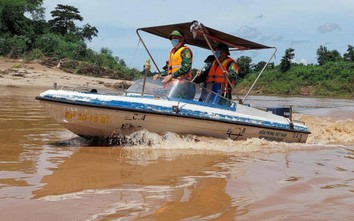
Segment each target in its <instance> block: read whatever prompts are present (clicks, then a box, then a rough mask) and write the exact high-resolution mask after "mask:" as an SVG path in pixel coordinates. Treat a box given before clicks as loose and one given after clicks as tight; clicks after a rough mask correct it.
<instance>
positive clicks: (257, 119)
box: [36, 21, 310, 143]
mask: <svg viewBox="0 0 354 221" xmlns="http://www.w3.org/2000/svg"><path fill="white" fill-rule="evenodd" d="M175 29H180V30H182V31H184V33H185V35H186V36H185V38H186V43H187V44H190V45H194V46H197V47H201V48H210V49H211V50H212V52H213V53H214V51H213V47H214V46H215V45H216V44H217V43H220V42H222V43H225V44H227V45H228V46H229V47H230V48H231V49H235V50H257V49H265V48H271V47H268V46H264V45H261V44H258V43H254V42H251V41H248V40H245V39H242V38H238V37H236V36H232V35H229V34H226V33H223V32H220V31H217V30H214V29H211V28H209V27H206V26H204V25H203V24H202V23H199V22H197V21H193V22H188V23H180V24H173V25H164V26H155V27H147V28H140V29H138V30H137V33H138V36H139V38H140V41H142V42H143V40H142V38H141V35H140V31H145V32H147V33H150V34H154V35H157V36H160V37H163V38H168V35H169V33H171V32H172V31H173V30H175ZM143 45H144V47H145V48H146V50H147V51H148V49H147V47H146V45H145V43H144V42H143ZM274 53H275V52H274ZM148 54H149V56H150V58H151V60H152V61H153V63H154V64H155V66H156V69H157V70H158V71H159V69H158V65H156V62H155V61H154V59H153V57H152V56H151V53H150V52H149V51H148ZM272 56H273V55H272ZM268 63H269V62H268ZM262 71H263V70H262ZM259 76H260V74H259ZM257 79H258V78H257ZM248 94H249V93H247V95H246V96H245V97H244V98H243V99H236V100H229V99H226V98H225V97H222V96H220V95H219V94H216V93H214V92H213V91H209V90H208V89H206V88H204V87H202V86H201V85H199V84H195V83H194V82H192V81H187V80H183V79H174V80H172V81H171V82H170V83H168V84H166V83H162V81H161V79H158V80H155V79H153V78H151V77H147V75H145V76H144V78H142V79H139V80H137V81H135V82H134V83H133V85H132V86H131V87H129V88H128V89H127V90H126V91H125V92H124V93H122V94H119V93H118V92H116V91H107V90H100V89H97V88H90V87H85V88H68V87H56V88H55V89H51V90H47V91H44V92H43V93H41V94H40V95H39V96H37V97H36V99H37V100H39V101H40V103H42V104H43V105H44V108H45V109H46V110H47V112H48V113H49V115H50V116H51V117H52V118H54V119H55V120H56V121H57V122H59V123H60V124H61V125H63V126H64V127H65V128H67V129H68V130H70V131H72V132H73V133H75V134H77V135H79V136H81V137H85V138H88V139H97V138H98V139H107V138H111V137H114V136H117V135H130V134H132V133H134V132H136V131H140V130H147V131H149V132H154V133H158V134H163V133H166V132H173V133H177V134H180V135H187V134H192V135H198V136H210V137H216V138H228V139H232V140H246V139H249V138H259V139H266V140H270V141H279V142H299V143H304V142H306V140H307V137H308V135H309V134H310V131H309V129H308V128H307V126H306V125H305V123H304V122H300V121H296V120H294V119H293V116H292V108H291V106H290V107H270V108H268V109H267V110H260V109H257V108H254V107H251V106H250V105H248V104H245V102H244V101H245V99H246V97H247V96H248Z"/></svg>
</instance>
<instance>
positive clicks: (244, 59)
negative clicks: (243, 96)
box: [237, 56, 252, 78]
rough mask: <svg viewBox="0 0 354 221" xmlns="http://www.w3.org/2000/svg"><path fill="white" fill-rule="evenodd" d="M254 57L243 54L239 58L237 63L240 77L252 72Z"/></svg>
mask: <svg viewBox="0 0 354 221" xmlns="http://www.w3.org/2000/svg"><path fill="white" fill-rule="evenodd" d="M251 62H252V59H251V58H250V57H248V56H241V57H239V58H238V59H237V64H238V67H239V69H240V73H239V75H238V76H239V77H241V78H242V77H244V76H245V75H247V74H248V73H249V72H250V69H251V68H250V67H251Z"/></svg>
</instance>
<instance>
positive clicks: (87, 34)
mask: <svg viewBox="0 0 354 221" xmlns="http://www.w3.org/2000/svg"><path fill="white" fill-rule="evenodd" d="M97 33H98V30H97V28H96V27H93V26H91V25H89V24H86V25H84V27H83V28H81V29H80V31H79V35H80V37H81V39H82V40H85V39H87V40H88V41H91V40H92V38H93V37H97Z"/></svg>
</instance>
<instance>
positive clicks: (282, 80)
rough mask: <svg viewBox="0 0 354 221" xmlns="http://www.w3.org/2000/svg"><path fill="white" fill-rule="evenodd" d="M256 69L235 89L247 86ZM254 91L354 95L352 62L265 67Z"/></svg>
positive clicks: (248, 86) (288, 93)
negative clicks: (281, 69)
mask: <svg viewBox="0 0 354 221" xmlns="http://www.w3.org/2000/svg"><path fill="white" fill-rule="evenodd" d="M257 75H258V72H252V73H250V74H248V75H247V76H246V77H245V78H243V79H241V80H240V81H239V84H238V85H237V87H238V89H242V88H244V89H246V88H247V89H248V88H250V86H251V85H252V83H253V82H254V80H255V79H256V77H257ZM254 91H256V92H259V93H264V94H279V95H280V94H281V95H309V96H327V97H346V98H354V62H350V61H344V60H342V61H330V62H326V63H325V64H323V65H303V64H293V65H292V67H291V68H290V69H289V70H288V71H287V72H285V73H283V72H281V71H280V70H279V68H278V67H276V68H273V69H272V68H267V69H266V70H265V72H264V73H263V74H262V77H261V78H259V80H258V82H257V84H256V85H255V88H254Z"/></svg>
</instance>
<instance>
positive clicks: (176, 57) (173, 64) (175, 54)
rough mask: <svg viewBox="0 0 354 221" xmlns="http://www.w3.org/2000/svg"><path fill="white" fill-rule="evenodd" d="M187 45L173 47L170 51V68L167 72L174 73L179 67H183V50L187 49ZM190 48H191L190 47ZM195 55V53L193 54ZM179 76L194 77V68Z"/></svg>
mask: <svg viewBox="0 0 354 221" xmlns="http://www.w3.org/2000/svg"><path fill="white" fill-rule="evenodd" d="M187 48H188V47H187V46H182V47H180V48H179V49H177V50H176V49H175V48H173V49H172V50H171V52H170V55H169V56H168V69H167V73H168V74H169V75H170V74H173V73H174V72H176V71H177V70H178V69H180V68H181V67H182V52H183V51H184V49H187ZM188 49H189V48H188ZM189 51H190V52H191V53H192V51H191V50H190V49H189ZM192 57H193V55H192ZM178 78H185V79H192V68H191V69H190V70H189V72H188V73H186V74H184V75H181V76H179V77H178Z"/></svg>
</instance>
